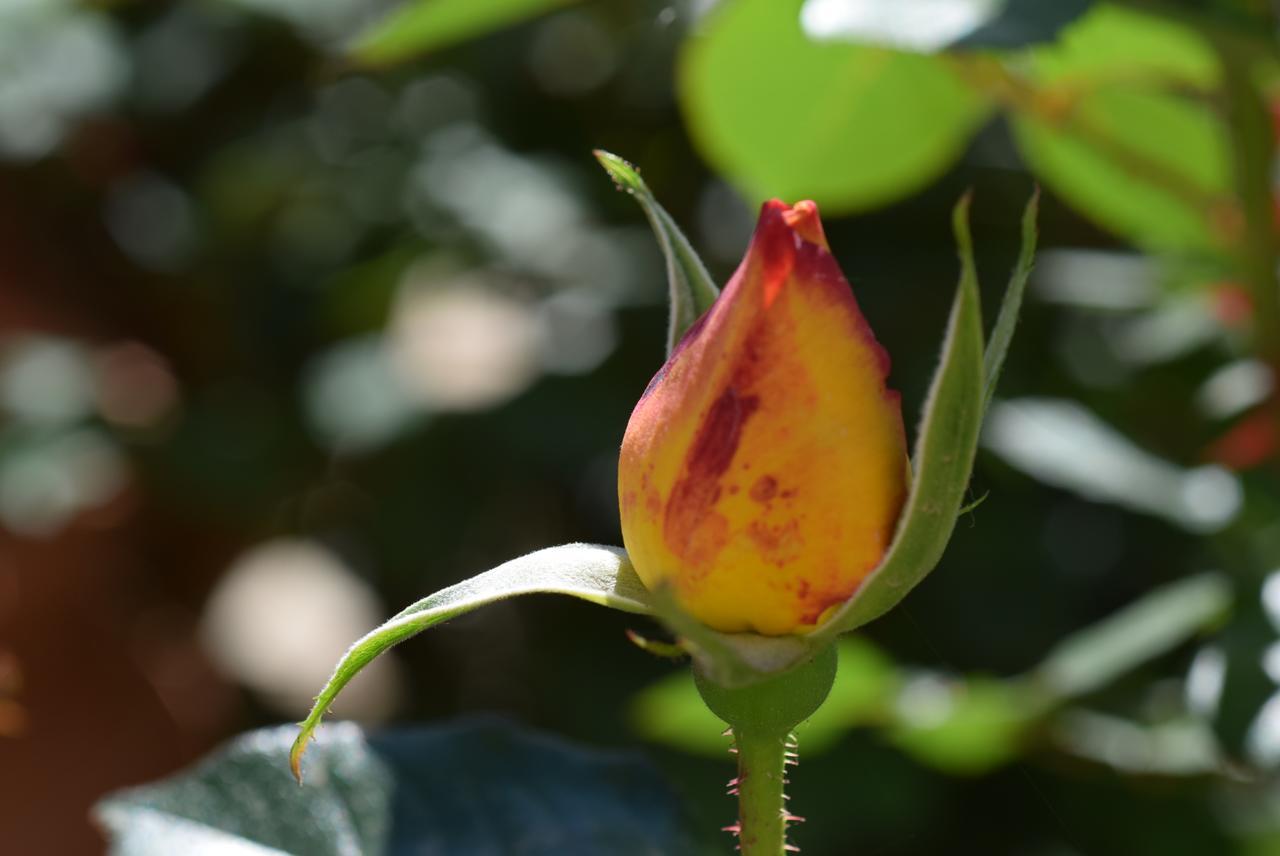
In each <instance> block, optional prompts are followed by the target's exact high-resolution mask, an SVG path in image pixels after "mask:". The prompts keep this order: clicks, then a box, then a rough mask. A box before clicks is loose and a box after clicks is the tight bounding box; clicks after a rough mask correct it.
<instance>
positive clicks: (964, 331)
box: [809, 194, 985, 643]
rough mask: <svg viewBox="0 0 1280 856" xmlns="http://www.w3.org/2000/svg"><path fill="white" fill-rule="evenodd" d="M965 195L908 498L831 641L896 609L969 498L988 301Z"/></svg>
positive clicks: (821, 636) (827, 630) (825, 629)
mask: <svg viewBox="0 0 1280 856" xmlns="http://www.w3.org/2000/svg"><path fill="white" fill-rule="evenodd" d="M969 201H970V197H969V195H968V194H966V195H965V196H964V197H962V198H961V200H960V202H959V203H957V205H956V207H955V211H954V213H953V217H952V225H953V227H954V229H955V236H956V243H957V245H958V249H959V253H960V284H959V286H958V288H957V289H956V296H955V300H954V302H953V303H952V306H951V319H950V321H949V323H948V325H947V335H946V339H945V340H944V342H943V346H942V359H941V362H940V363H939V365H938V370H937V372H936V373H935V374H934V377H933V383H932V385H931V387H930V390H929V397H928V399H927V401H926V404H925V408H924V417H923V419H922V420H921V425H920V432H919V436H918V437H917V439H916V449H915V455H914V456H913V457H912V461H911V466H912V470H913V471H914V477H913V479H912V483H911V491H910V494H909V495H908V497H907V503H906V505H905V506H904V507H903V509H902V517H901V519H900V520H899V522H898V529H897V532H896V534H895V535H894V539H893V542H892V543H891V544H890V546H889V551H888V553H886V554H885V558H884V560H883V561H882V562H881V563H880V566H879V567H878V568H877V569H876V570H875V571H873V572H872V573H871V575H870V576H868V577H867V579H866V580H865V581H864V582H863V583H862V585H861V586H860V587H859V589H858V591H857V592H856V593H855V594H854V596H853V597H852V598H851V599H850V600H848V601H846V602H845V604H844V606H843V607H841V608H840V610H839V611H838V612H837V613H836V614H835V615H834V616H832V617H831V619H830V620H829V621H828V622H827V623H826V624H824V625H822V626H821V627H820V628H818V629H817V630H816V631H814V632H813V633H812V634H810V636H809V638H810V640H811V641H813V642H814V643H822V642H827V641H830V640H832V639H834V638H835V637H836V636H838V635H839V634H841V633H844V632H846V631H849V630H853V629H854V628H855V627H860V626H861V625H863V624H866V623H867V622H868V621H871V620H872V619H874V618H877V617H879V616H880V615H882V614H884V613H885V612H887V611H888V610H890V609H892V608H893V607H894V606H895V605H897V603H898V602H899V601H901V600H902V599H903V598H904V597H906V596H907V593H908V592H909V591H911V589H912V588H914V587H915V586H916V584H917V583H919V582H920V581H921V580H923V579H924V578H925V576H927V575H928V573H929V572H930V571H932V570H933V568H934V566H935V565H937V563H938V560H939V559H940V558H941V557H942V552H943V550H945V549H946V546H947V542H948V541H949V540H950V539H951V531H952V529H954V528H955V522H956V518H957V516H958V515H959V513H960V508H961V507H962V506H963V504H964V497H965V491H966V490H967V488H968V485H969V474H970V472H971V471H972V469H973V458H974V454H975V452H976V451H977V448H978V434H979V430H980V428H981V427H982V410H983V403H984V400H985V390H984V375H983V359H984V355H983V345H982V308H981V304H980V302H979V297H978V275H977V271H976V269H975V267H974V262H973V239H972V237H971V236H970V233H969Z"/></svg>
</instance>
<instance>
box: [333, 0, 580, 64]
mask: <svg viewBox="0 0 1280 856" xmlns="http://www.w3.org/2000/svg"><path fill="white" fill-rule="evenodd" d="M573 1H574V0H483V2H476V0H409V2H407V3H405V4H404V5H402V6H400V7H398V8H396V9H395V11H393V12H391V13H390V14H389V15H387V16H386V17H385V18H383V19H382V20H380V21H378V22H377V23H376V24H374V25H373V26H372V27H370V28H368V29H367V30H365V31H364V32H362V33H361V34H360V35H359V36H358V37H357V38H356V40H355V42H354V44H352V46H351V48H350V51H351V53H352V54H353V55H355V56H356V57H357V58H358V59H362V60H365V61H367V62H378V63H382V62H396V61H399V60H404V59H409V58H410V57H413V56H416V55H419V54H424V53H427V52H429V51H433V50H437V49H439V48H442V47H447V46H449V45H452V44H455V43H457V42H461V41H464V40H466V39H470V38H475V37H476V36H482V35H484V34H485V33H488V32H490V31H492V30H496V29H499V28H501V27H505V26H508V25H510V24H515V23H518V22H520V21H523V20H525V19H527V18H532V17H534V16H535V15H541V14H543V13H544V12H548V11H551V10H552V9H555V8H558V7H560V6H565V5H568V4H569V3H571V2H573Z"/></svg>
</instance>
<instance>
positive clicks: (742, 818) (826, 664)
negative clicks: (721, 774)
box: [693, 645, 836, 856]
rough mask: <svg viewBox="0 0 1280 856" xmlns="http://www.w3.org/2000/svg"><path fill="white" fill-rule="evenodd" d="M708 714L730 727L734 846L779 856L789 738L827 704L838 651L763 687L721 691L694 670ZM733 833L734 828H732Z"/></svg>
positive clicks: (748, 854)
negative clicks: (735, 793) (733, 766)
mask: <svg viewBox="0 0 1280 856" xmlns="http://www.w3.org/2000/svg"><path fill="white" fill-rule="evenodd" d="M693 677H694V682H695V683H696V684H697V687H698V692H699V693H701V695H702V700H703V701H705V702H706V703H707V707H709V708H711V711H712V713H714V714H715V715H716V716H718V717H720V718H721V719H723V720H724V721H725V722H727V723H729V727H730V728H732V729H733V737H734V741H735V743H736V746H737V752H738V780H737V782H736V784H737V787H738V825H737V827H736V829H737V831H738V836H739V840H738V846H739V849H740V850H741V851H742V853H743V854H744V856H781V854H782V853H783V852H784V851H785V850H786V846H787V821H788V819H789V818H790V814H789V812H788V811H787V808H786V803H785V801H784V800H785V797H784V796H783V793H782V789H783V786H784V785H786V778H785V773H786V767H787V748H788V743H789V742H790V738H791V732H792V730H794V729H795V727H796V726H797V725H799V724H800V723H801V722H803V721H804V720H805V719H808V718H809V716H810V715H812V714H813V712H814V711H815V710H817V709H818V707H819V706H821V704H822V702H823V701H825V700H826V698H827V693H829V692H830V691H831V684H832V682H833V681H835V678H836V649H835V646H834V645H828V646H827V647H825V648H823V649H822V650H820V651H818V652H816V653H815V654H814V656H813V659H811V660H809V661H808V662H806V663H802V664H801V665H799V666H796V667H795V668H794V669H792V670H791V671H789V672H783V673H782V674H780V675H775V676H773V677H771V678H767V679H765V680H763V681H759V682H757V683H754V684H749V685H747V686H741V687H725V686H721V685H720V684H717V683H715V682H714V681H712V680H711V679H710V678H709V677H708V676H707V674H706V673H705V672H704V671H703V670H702V669H700V668H698V667H696V666H695V668H694V673H693ZM731 828H733V827H731Z"/></svg>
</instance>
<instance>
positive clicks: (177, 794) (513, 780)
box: [95, 721, 700, 856]
mask: <svg viewBox="0 0 1280 856" xmlns="http://www.w3.org/2000/svg"><path fill="white" fill-rule="evenodd" d="M292 738H293V729H292V728H290V727H281V728H272V729H266V730H263V731H256V732H251V733H249V734H246V735H243V736H241V737H240V738H238V739H236V740H235V741H233V742H232V743H231V744H230V745H229V746H227V747H225V748H224V749H222V750H220V751H218V752H216V753H215V754H214V755H213V756H212V757H210V758H208V759H207V760H205V761H204V762H202V763H201V764H199V765H197V766H196V767H195V768H193V769H192V770H190V771H187V772H185V773H182V774H179V775H178V776H175V777H174V778H172V779H168V780H166V781H163V782H160V783H157V784H154V785H148V786H145V787H141V788H134V789H131V790H128V791H123V792H120V793H117V794H114V795H112V796H109V797H108V798H107V799H105V800H104V801H103V802H102V803H100V804H99V805H98V806H97V807H96V809H95V815H96V817H97V819H98V820H99V822H100V823H101V824H102V825H103V826H104V827H105V828H106V829H107V830H108V832H109V834H110V836H111V839H112V853H114V854H117V856H172V854H175V853H185V854H192V856H201V854H208V856H213V854H226V853H232V852H234V853H244V854H261V856H267V854H296V856H379V854H409V853H514V852H519V853H528V854H552V853H555V854H560V853H568V852H572V853H584V854H600V856H605V854H609V856H612V854H621V853H626V854H643V853H694V852H700V848H699V847H698V845H697V843H696V839H695V837H694V835H693V834H692V833H691V831H690V828H689V826H688V825H687V823H686V819H685V817H684V815H683V811H682V809H681V807H680V804H679V802H678V801H677V800H676V798H675V796H674V795H673V794H672V793H671V792H670V791H669V790H668V789H667V788H666V786H665V785H664V784H663V783H662V782H661V781H660V779H659V778H658V776H657V774H656V772H655V771H654V770H653V769H652V768H651V767H649V766H648V765H646V764H644V763H642V762H641V761H639V760H638V759H634V758H631V757H627V756H623V755H616V754H606V753H599V752H593V751H589V750H585V749H581V748H578V747H575V746H571V745H568V744H565V743H562V742H560V741H558V740H555V739H553V738H550V737H547V736H543V735H538V734H531V733H528V732H525V731H522V730H521V729H519V728H517V727H515V726H513V725H508V724H505V723H501V722H497V721H488V722H472V723H463V724H459V725H451V726H447V727H441V728H432V729H414V730H406V731H398V732H390V733H387V734H383V735H374V736H372V737H366V736H365V735H364V734H363V733H362V732H361V730H360V728H359V727H358V726H356V725H354V724H351V723H340V724H338V725H334V726H330V727H328V728H325V729H322V730H321V731H320V733H319V735H318V740H317V744H316V747H315V751H314V752H312V754H311V755H310V757H309V758H308V773H309V774H310V776H309V779H310V783H309V784H308V785H307V786H306V787H302V788H299V787H298V786H297V784H296V783H295V782H294V781H293V779H292V778H291V777H290V776H289V772H288V766H287V762H288V757H289V744H290V742H291V740H292Z"/></svg>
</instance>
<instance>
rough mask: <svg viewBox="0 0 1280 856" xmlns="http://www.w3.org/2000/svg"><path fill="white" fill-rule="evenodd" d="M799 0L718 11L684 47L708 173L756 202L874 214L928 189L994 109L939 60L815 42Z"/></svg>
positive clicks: (690, 115) (684, 82)
mask: <svg viewBox="0 0 1280 856" xmlns="http://www.w3.org/2000/svg"><path fill="white" fill-rule="evenodd" d="M797 9H798V6H797V4H796V3H795V2H778V0H738V2H734V3H725V4H722V5H721V6H720V7H718V8H717V9H716V10H715V11H714V12H713V13H712V14H711V15H710V16H709V18H708V21H707V26H706V29H705V31H704V32H703V33H701V34H700V35H698V36H696V37H694V38H691V39H690V40H689V41H688V42H687V43H686V45H685V48H684V54H683V57H682V61H681V73H680V93H681V100H682V105H683V108H684V115H685V119H686V121H687V123H688V125H689V128H690V131H691V133H692V134H693V137H694V139H695V141H696V142H697V143H698V145H699V147H700V149H701V150H702V152H703V154H704V155H705V156H706V157H707V158H708V159H709V160H710V161H711V162H712V164H713V165H714V166H715V167H716V168H717V169H718V170H719V171H720V172H722V173H723V174H725V175H726V176H728V177H729V178H730V179H731V180H732V181H734V182H735V183H737V184H738V185H740V186H741V187H743V188H744V189H746V190H747V191H749V193H750V194H751V195H753V196H755V197H759V198H763V197H769V196H779V197H782V198H784V199H787V200H790V201H795V200H799V199H803V198H811V199H814V200H815V201H817V202H818V203H819V204H820V205H822V206H824V207H826V208H828V209H830V210H838V211H849V210H854V209H860V208H868V207H871V206H874V205H878V204H882V203H885V202H888V201H891V200H893V199H898V198H901V197H903V196H906V195H907V194H909V193H911V192H912V191H915V190H918V189H920V188H921V187H923V186H925V185H926V184H927V183H928V182H929V181H931V180H932V179H934V178H936V177H937V176H938V175H939V174H941V173H942V172H943V171H945V170H946V169H947V168H948V167H949V166H950V165H951V164H952V163H953V162H954V161H955V159H956V158H957V157H958V156H959V155H960V153H961V152H962V151H963V150H964V148H965V146H966V144H967V143H968V140H969V137H970V135H971V134H972V132H973V131H974V129H975V128H976V127H977V126H978V124H979V123H981V122H982V120H983V119H984V118H985V117H986V115H987V109H986V105H985V104H984V103H983V101H982V100H981V99H980V98H978V97H977V96H976V95H974V93H973V92H972V91H971V90H970V89H968V88H966V87H965V86H964V85H962V84H961V83H960V82H959V81H958V80H957V79H956V78H955V77H954V76H953V75H952V73H951V71H950V70H949V69H948V67H947V65H946V64H945V63H944V62H943V61H942V60H940V59H937V58H933V57H928V56H922V55H918V54H910V53H900V52H895V51H892V50H888V49H885V48H878V47H868V46H862V45H848V44H832V43H825V44H819V43H815V42H812V41H810V40H809V39H808V38H807V37H806V36H805V34H804V32H803V30H802V29H801V28H800V20H799V15H798V14H797Z"/></svg>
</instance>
